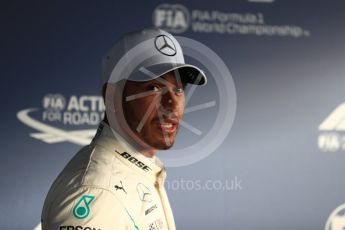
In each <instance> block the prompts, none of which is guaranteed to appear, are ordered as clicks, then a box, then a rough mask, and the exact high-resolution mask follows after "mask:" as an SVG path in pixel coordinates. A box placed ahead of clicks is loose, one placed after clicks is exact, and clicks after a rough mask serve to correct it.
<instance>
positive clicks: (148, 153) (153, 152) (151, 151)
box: [140, 149, 157, 158]
mask: <svg viewBox="0 0 345 230" xmlns="http://www.w3.org/2000/svg"><path fill="white" fill-rule="evenodd" d="M140 153H141V154H143V155H144V156H145V157H149V158H152V157H154V156H156V153H157V149H146V150H142V151H140Z"/></svg>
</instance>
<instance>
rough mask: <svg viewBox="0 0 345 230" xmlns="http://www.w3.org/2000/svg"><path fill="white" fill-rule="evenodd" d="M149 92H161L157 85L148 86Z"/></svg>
mask: <svg viewBox="0 0 345 230" xmlns="http://www.w3.org/2000/svg"><path fill="white" fill-rule="evenodd" d="M150 90H152V91H154V92H160V91H161V87H159V86H157V85H152V86H150Z"/></svg>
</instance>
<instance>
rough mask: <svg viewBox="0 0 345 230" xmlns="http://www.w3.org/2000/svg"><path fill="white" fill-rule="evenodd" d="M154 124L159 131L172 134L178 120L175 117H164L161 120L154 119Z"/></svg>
mask: <svg viewBox="0 0 345 230" xmlns="http://www.w3.org/2000/svg"><path fill="white" fill-rule="evenodd" d="M154 124H155V126H156V127H157V128H158V129H159V130H160V131H163V132H164V133H167V134H172V133H174V132H175V131H176V129H177V126H178V124H179V122H178V119H176V118H165V119H162V120H160V119H156V120H155V122H154Z"/></svg>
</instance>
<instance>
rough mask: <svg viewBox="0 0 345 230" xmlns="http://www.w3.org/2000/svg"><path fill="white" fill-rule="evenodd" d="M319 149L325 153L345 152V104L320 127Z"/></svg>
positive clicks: (335, 110) (334, 111) (337, 108)
mask: <svg viewBox="0 0 345 230" xmlns="http://www.w3.org/2000/svg"><path fill="white" fill-rule="evenodd" d="M319 131H320V132H321V133H320V135H319V139H318V145H319V149H320V150H322V151H324V152H336V151H340V150H345V133H344V131H345V102H344V103H342V104H340V105H339V106H338V107H336V108H335V109H334V110H333V111H332V113H331V114H329V115H328V116H327V117H326V119H325V120H324V121H323V122H322V123H321V124H320V125H319Z"/></svg>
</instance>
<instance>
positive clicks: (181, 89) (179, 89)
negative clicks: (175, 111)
mask: <svg viewBox="0 0 345 230" xmlns="http://www.w3.org/2000/svg"><path fill="white" fill-rule="evenodd" d="M175 92H176V93H183V88H181V87H176V89H175Z"/></svg>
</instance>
